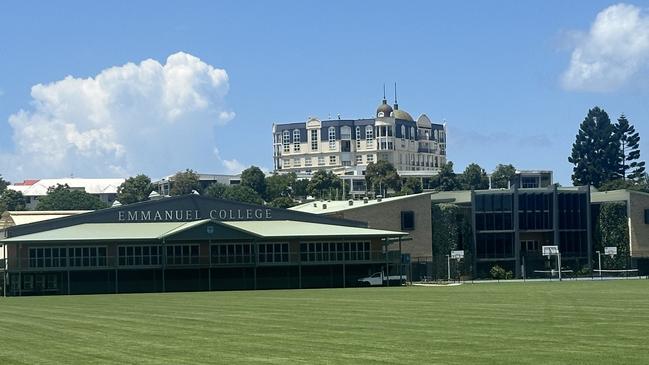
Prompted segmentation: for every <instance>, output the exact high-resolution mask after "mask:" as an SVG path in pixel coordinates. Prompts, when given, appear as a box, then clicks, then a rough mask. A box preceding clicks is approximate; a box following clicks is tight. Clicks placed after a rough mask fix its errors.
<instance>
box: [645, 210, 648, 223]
mask: <svg viewBox="0 0 649 365" xmlns="http://www.w3.org/2000/svg"><path fill="white" fill-rule="evenodd" d="M644 224H649V209H645V210H644Z"/></svg>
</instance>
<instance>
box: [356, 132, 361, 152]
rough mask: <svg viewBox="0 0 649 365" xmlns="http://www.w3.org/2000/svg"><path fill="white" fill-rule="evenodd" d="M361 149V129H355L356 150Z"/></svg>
mask: <svg viewBox="0 0 649 365" xmlns="http://www.w3.org/2000/svg"><path fill="white" fill-rule="evenodd" d="M359 148H361V127H356V149H357V150H358V149H359Z"/></svg>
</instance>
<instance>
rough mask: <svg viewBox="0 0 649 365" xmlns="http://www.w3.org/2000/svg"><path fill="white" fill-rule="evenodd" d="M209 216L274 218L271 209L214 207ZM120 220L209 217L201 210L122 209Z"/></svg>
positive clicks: (218, 217)
mask: <svg viewBox="0 0 649 365" xmlns="http://www.w3.org/2000/svg"><path fill="white" fill-rule="evenodd" d="M209 218H210V219H215V220H222V221H224V220H264V219H271V218H272V211H271V210H270V209H251V208H248V209H212V210H210V211H209ZM117 219H118V220H119V221H120V222H146V221H153V222H156V221H172V222H173V221H193V220H199V219H207V217H201V212H200V211H199V210H191V209H188V210H182V209H176V210H134V211H120V212H118V213H117Z"/></svg>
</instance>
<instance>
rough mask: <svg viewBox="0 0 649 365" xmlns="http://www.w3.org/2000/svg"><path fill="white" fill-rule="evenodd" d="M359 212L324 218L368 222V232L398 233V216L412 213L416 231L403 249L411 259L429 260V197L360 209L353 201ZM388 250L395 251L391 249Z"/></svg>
mask: <svg viewBox="0 0 649 365" xmlns="http://www.w3.org/2000/svg"><path fill="white" fill-rule="evenodd" d="M354 204H358V205H359V207H358V208H353V209H347V210H344V211H339V212H334V213H331V214H327V215H329V216H332V217H337V218H344V219H352V220H358V221H364V222H367V224H368V227H369V228H376V229H387V230H392V231H401V212H402V211H413V212H414V213H415V229H414V230H413V231H405V232H409V233H410V237H411V238H412V241H404V242H403V243H402V249H403V252H404V253H409V254H410V256H411V257H413V258H414V257H431V256H432V255H433V234H432V232H433V231H432V226H431V225H432V217H431V210H430V209H431V208H430V207H431V201H430V195H429V194H419V195H415V196H413V197H412V198H404V199H397V200H394V201H389V202H388V201H386V202H383V203H380V204H372V205H368V206H363V205H362V204H363V202H362V201H354ZM391 249H398V247H397V245H396V244H395V245H393V246H392V247H391Z"/></svg>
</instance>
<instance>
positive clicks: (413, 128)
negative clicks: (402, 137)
mask: <svg viewBox="0 0 649 365" xmlns="http://www.w3.org/2000/svg"><path fill="white" fill-rule="evenodd" d="M410 139H412V140H414V139H415V127H410Z"/></svg>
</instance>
